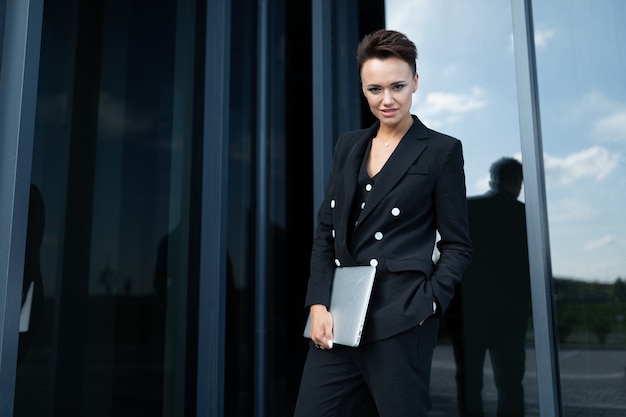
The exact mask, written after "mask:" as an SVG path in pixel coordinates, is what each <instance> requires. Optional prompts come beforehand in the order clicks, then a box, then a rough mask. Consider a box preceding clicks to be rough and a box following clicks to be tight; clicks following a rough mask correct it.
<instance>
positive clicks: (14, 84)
mask: <svg viewBox="0 0 626 417" xmlns="http://www.w3.org/2000/svg"><path fill="white" fill-rule="evenodd" d="M2 6H3V7H4V18H5V20H4V23H3V34H2V40H3V47H2V62H1V67H0V82H1V83H2V84H0V158H1V159H0V415H3V416H11V415H12V414H13V397H14V392H15V371H16V367H17V345H18V338H19V329H18V326H19V315H20V306H21V300H22V296H21V293H22V279H23V274H24V253H25V249H26V228H27V223H28V197H29V189H30V174H31V165H32V154H33V140H34V134H35V111H36V103H37V79H38V73H39V51H40V47H41V26H42V24H43V23H42V18H43V1H42V0H31V1H28V0H8V1H6V2H2Z"/></svg>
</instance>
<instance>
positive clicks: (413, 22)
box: [386, 0, 538, 416]
mask: <svg viewBox="0 0 626 417" xmlns="http://www.w3.org/2000/svg"><path fill="white" fill-rule="evenodd" d="M386 19H387V28H389V29H395V30H399V31H401V32H403V33H405V34H406V35H407V36H408V37H409V38H410V39H411V40H413V41H414V42H415V44H416V46H417V49H418V53H419V57H418V60H417V71H418V73H419V88H418V90H417V93H416V94H415V96H414V101H413V108H412V111H413V113H414V114H416V115H417V116H418V117H419V118H420V119H421V120H422V121H423V122H424V123H425V124H426V125H427V126H429V127H430V128H432V129H435V130H438V131H441V132H444V133H447V134H449V135H452V136H454V137H456V138H458V139H460V140H461V141H462V142H463V151H464V157H465V174H466V184H467V194H468V197H474V198H477V197H484V196H485V194H486V193H487V192H488V191H489V190H490V184H489V182H490V167H491V165H492V164H493V163H494V162H495V161H497V160H499V159H500V158H502V157H510V158H514V159H516V160H521V152H520V139H519V121H518V109H517V96H516V80H515V67H514V55H513V46H512V20H511V10H510V4H509V2H503V1H499V0H482V1H477V2H461V1H453V0H445V1H437V2H427V1H420V0H413V1H400V0H387V1H386ZM448 28H454V30H449V29H448ZM518 198H519V200H521V201H522V202H523V200H524V198H523V193H521V194H520V195H519V197H518ZM480 201H482V202H483V203H480ZM480 201H479V202H478V204H489V203H488V202H485V201H484V200H480ZM475 204H477V203H470V224H471V233H472V240H473V241H474V245H475V250H476V253H475V257H474V263H473V268H476V269H474V270H468V272H467V274H466V275H465V276H464V282H463V287H462V288H458V289H457V294H458V295H457V297H456V299H455V301H454V302H453V304H452V305H451V306H450V308H449V310H448V312H446V314H445V316H444V318H443V319H442V321H441V328H440V329H441V331H440V340H439V344H438V346H437V348H436V349H435V355H434V359H433V367H432V376H431V378H432V380H431V394H432V396H433V409H432V414H433V415H440V416H456V415H459V409H466V408H467V407H469V408H471V409H472V410H470V411H474V412H477V411H478V410H480V409H482V410H483V411H484V412H485V415H495V413H496V411H497V410H498V409H500V411H505V410H506V409H507V407H508V408H509V411H510V412H512V413H513V414H512V415H516V414H515V413H516V412H517V413H519V412H521V413H524V409H525V413H526V414H525V415H527V416H533V415H538V407H537V401H538V400H537V384H536V372H535V361H534V359H535V352H534V344H533V332H532V323H531V321H530V320H529V318H530V317H529V316H530V312H529V305H528V304H529V299H530V294H529V287H528V285H529V277H528V273H527V272H524V273H519V271H521V270H524V271H526V269H527V268H528V262H527V259H526V256H527V255H526V251H527V247H526V244H525V242H524V239H525V232H526V230H525V223H524V219H523V210H521V212H520V210H519V205H518V207H517V209H518V210H517V215H514V214H509V213H508V212H502V215H501V216H500V215H494V216H492V218H491V219H489V220H485V219H483V218H482V217H483V216H482V214H483V213H486V212H489V211H488V210H491V209H489V208H487V207H485V206H484V205H481V206H480V208H478V209H472V207H473V206H474V205H475ZM507 206H508V205H507ZM516 216H517V217H516ZM514 218H517V219H518V220H517V222H518V224H519V226H518V227H516V228H513V227H512V223H513V220H512V219H514ZM510 219H511V220H510ZM509 220H510V221H509ZM490 242H496V243H497V244H496V246H495V247H494V246H489V245H488V244H489V243H490ZM483 253H485V254H487V255H483ZM496 253H497V255H495V254H496ZM502 259H506V260H507V261H506V262H501V260H502ZM494 260H496V261H500V262H492V261H494ZM513 262H515V263H516V265H521V266H519V267H517V268H509V267H508V266H507V263H508V264H512V263H513ZM479 265H482V266H480V268H481V269H480V271H484V272H483V273H477V268H479ZM493 271H497V274H494V272H493ZM516 282H519V284H516ZM513 288H518V289H517V290H516V291H512V289H513ZM460 296H462V298H461V297H460ZM515 306H518V307H515ZM516 310H518V312H516ZM498 320H499V321H498ZM514 322H518V323H519V324H518V325H517V326H516V327H517V329H518V330H517V336H516V335H515V334H513V333H511V330H513V328H514V325H513V323H514ZM481 342H482V343H481ZM514 351H515V352H517V353H516V354H514V353H513V352H514ZM455 357H456V359H457V360H456V361H455ZM463 358H466V359H465V361H464V362H463ZM470 358H472V359H470ZM463 363H465V364H466V365H465V366H464V365H463ZM509 365H515V366H509ZM463 369H464V370H465V375H466V378H463V377H462V376H461V373H460V372H461V370H463ZM457 380H458V381H459V383H457ZM464 381H465V382H464ZM464 393H465V394H464ZM513 397H515V398H518V400H517V401H509V402H507V400H506V399H507V398H509V399H510V398H513ZM459 398H461V399H462V398H466V401H462V400H461V401H459ZM513 403H514V404H513Z"/></svg>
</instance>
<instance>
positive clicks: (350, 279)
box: [304, 266, 376, 347]
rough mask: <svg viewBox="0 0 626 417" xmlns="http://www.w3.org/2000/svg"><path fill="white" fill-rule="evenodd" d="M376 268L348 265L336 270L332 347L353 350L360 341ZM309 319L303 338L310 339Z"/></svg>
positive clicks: (331, 305)
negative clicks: (347, 347) (338, 346)
mask: <svg viewBox="0 0 626 417" xmlns="http://www.w3.org/2000/svg"><path fill="white" fill-rule="evenodd" d="M375 276H376V267H374V266H348V267H339V268H336V269H335V276H334V278H333V287H332V290H331V298H330V309H329V311H330V313H331V314H332V316H333V326H334V327H333V336H334V340H333V343H334V344H340V345H345V346H351V347H356V346H358V345H359V343H360V342H361V334H362V332H363V326H364V325H365V316H366V315H367V308H368V306H369V302H370V296H371V294H372V287H373V286H374V277H375ZM310 326H311V316H310V315H309V318H308V320H307V322H306V326H305V328H304V336H305V337H310Z"/></svg>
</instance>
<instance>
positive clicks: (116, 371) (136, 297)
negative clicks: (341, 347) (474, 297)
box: [0, 0, 626, 417]
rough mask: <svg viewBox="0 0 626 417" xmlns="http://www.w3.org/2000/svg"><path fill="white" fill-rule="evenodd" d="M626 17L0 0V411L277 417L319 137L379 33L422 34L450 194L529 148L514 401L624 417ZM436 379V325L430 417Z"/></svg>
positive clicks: (544, 410)
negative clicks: (451, 143) (520, 356)
mask: <svg viewBox="0 0 626 417" xmlns="http://www.w3.org/2000/svg"><path fill="white" fill-rule="evenodd" d="M624 22H626V2H623V1H621V0H603V1H592V0H577V1H575V2H571V1H567V0H541V1H534V2H533V1H531V0H511V1H510V2H507V1H502V0H476V1H473V2H466V1H461V0H442V1H436V2H435V1H429V2H428V1H423V0H402V1H399V0H387V1H384V0H361V1H357V0H345V1H331V0H312V1H305V0H303V1H288V0H276V1H252V0H239V1H228V0H150V1H148V0H89V1H86V0H85V1H80V0H0V59H1V60H0V66H1V67H0V68H1V69H0V415H2V416H7V417H9V416H15V417H25V416H55V417H56V416H63V417H73V416H77V417H87V416H103V417H106V416H116V417H123V416H168V417H181V416H189V417H193V416H198V417H200V416H207V417H208V416H211V417H221V416H226V417H249V416H256V417H263V416H268V417H282V416H285V417H287V416H291V415H292V410H293V405H294V402H295V396H296V394H297V389H298V384H299V378H300V372H301V368H302V364H303V361H304V356H305V354H306V350H307V342H306V340H305V339H304V338H303V337H302V329H303V326H304V322H305V319H306V312H305V311H304V308H303V300H304V291H305V287H306V280H307V278H308V257H309V251H310V244H311V240H312V237H313V230H314V220H315V212H316V210H317V207H318V205H319V203H320V201H321V195H322V192H323V188H324V184H325V182H326V178H327V175H328V169H329V166H330V161H331V158H332V149H333V143H334V140H335V138H336V137H337V135H338V134H339V133H340V132H342V131H345V130H349V129H356V128H360V127H363V126H368V125H369V124H371V122H372V118H371V115H370V114H369V110H368V109H367V107H366V106H365V105H364V102H363V100H362V99H361V91H360V85H359V79H358V74H357V72H356V65H355V62H354V51H355V48H356V44H357V42H358V40H359V39H360V38H361V36H363V35H364V34H366V33H369V32H371V31H373V30H375V29H378V28H382V27H388V28H391V29H397V30H400V31H403V32H405V33H407V35H409V37H410V38H411V39H413V40H414V41H415V43H416V44H417V47H418V50H419V53H420V57H419V59H418V72H419V75H420V78H419V83H420V84H419V89H418V92H417V93H416V95H415V98H414V102H415V107H414V110H415V111H414V113H415V114H417V115H418V116H419V117H420V118H421V119H422V120H423V121H424V122H425V123H426V124H427V125H429V126H430V127H432V128H434V129H436V130H441V131H443V132H445V133H448V134H451V135H453V136H455V137H458V138H459V139H460V140H461V141H462V142H463V147H464V155H465V168H466V178H467V190H468V195H469V196H471V195H479V194H482V193H484V192H485V191H486V190H487V183H488V175H489V166H490V164H491V163H492V162H493V161H495V160H497V159H498V158H500V157H502V156H510V157H514V158H516V159H518V160H520V161H522V163H523V172H524V190H523V193H522V195H521V197H520V198H521V199H522V200H523V202H524V203H525V213H526V231H527V239H528V244H527V248H528V256H529V266H530V268H529V283H530V296H531V297H530V298H531V308H532V315H531V320H530V321H529V324H528V331H527V334H526V338H525V340H524V344H525V352H526V357H525V360H524V363H523V364H521V366H522V367H523V369H524V378H523V382H522V385H523V389H524V391H523V393H524V394H523V395H524V408H525V410H526V415H527V416H541V417H553V416H554V417H561V416H565V417H574V416H576V417H580V416H598V415H602V416H607V417H608V416H622V415H625V414H626V323H625V322H624V318H625V315H626V282H625V279H626V257H625V256H624V253H626V220H625V218H624V215H623V210H624V207H625V206H626V191H625V190H626V165H625V164H624V163H623V160H624V158H626V77H624V73H625V72H626V49H624V47H623V44H624V41H625V40H626V25H625V24H624ZM501 278H502V280H506V278H507V277H501ZM523 295H524V294H519V296H520V297H522V296H523ZM513 298H515V297H513ZM503 317H505V318H506V314H504V315H503ZM444 320H445V317H444ZM491 359H492V358H490V357H489V355H488V356H487V358H486V361H485V364H484V366H483V367H482V369H483V373H484V374H483V386H482V390H479V392H480V395H481V396H482V403H483V406H484V409H485V412H486V415H490V414H489V413H491V415H495V409H496V407H497V399H498V394H500V397H502V396H504V395H506V392H500V393H499V392H498V390H497V388H496V386H495V383H494V375H495V377H496V379H497V378H498V376H499V375H500V374H501V372H504V371H501V370H499V369H494V367H493V366H492V365H491ZM514 362H516V363H515V365H518V367H519V366H520V363H519V361H514ZM455 373H456V364H455V361H454V355H453V349H452V342H451V338H450V334H449V333H448V332H447V331H446V327H445V326H442V332H441V338H440V343H439V345H438V347H437V348H436V351H435V359H434V362H433V372H432V384H431V385H432V394H433V399H434V402H433V410H432V416H450V417H452V416H458V415H459V413H458V410H457V383H456V379H455ZM501 391H502V390H501ZM368 413H369V414H368ZM365 414H367V415H374V414H373V413H371V411H366V410H364V415H365Z"/></svg>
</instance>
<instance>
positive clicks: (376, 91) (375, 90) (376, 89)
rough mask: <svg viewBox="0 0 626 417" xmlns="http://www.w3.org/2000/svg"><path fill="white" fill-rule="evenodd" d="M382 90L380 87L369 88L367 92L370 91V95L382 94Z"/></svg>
mask: <svg viewBox="0 0 626 417" xmlns="http://www.w3.org/2000/svg"><path fill="white" fill-rule="evenodd" d="M380 90H381V88H380V87H369V88H368V89H367V91H369V92H370V93H374V94H376V93H379V92H380Z"/></svg>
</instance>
